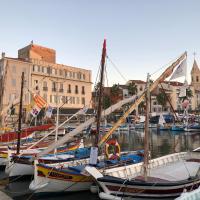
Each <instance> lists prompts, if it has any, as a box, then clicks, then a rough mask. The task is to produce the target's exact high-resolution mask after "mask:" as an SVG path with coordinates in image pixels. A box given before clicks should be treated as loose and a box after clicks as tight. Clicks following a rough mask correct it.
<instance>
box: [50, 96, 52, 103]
mask: <svg viewBox="0 0 200 200" xmlns="http://www.w3.org/2000/svg"><path fill="white" fill-rule="evenodd" d="M50 103H52V95H50Z"/></svg>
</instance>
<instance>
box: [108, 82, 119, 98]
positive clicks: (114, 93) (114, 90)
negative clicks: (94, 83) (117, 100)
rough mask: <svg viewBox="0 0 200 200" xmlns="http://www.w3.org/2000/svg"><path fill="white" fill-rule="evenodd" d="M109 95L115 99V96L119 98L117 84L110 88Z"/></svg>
mask: <svg viewBox="0 0 200 200" xmlns="http://www.w3.org/2000/svg"><path fill="white" fill-rule="evenodd" d="M110 92H111V95H112V96H114V97H116V96H119V94H120V88H119V84H114V85H113V86H112V87H111V90H110Z"/></svg>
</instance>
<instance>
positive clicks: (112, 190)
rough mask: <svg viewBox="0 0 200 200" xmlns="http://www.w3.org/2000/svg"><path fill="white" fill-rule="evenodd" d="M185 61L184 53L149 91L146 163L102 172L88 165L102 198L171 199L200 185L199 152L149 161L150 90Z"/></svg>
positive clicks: (147, 101) (147, 99) (147, 97)
mask: <svg viewBox="0 0 200 200" xmlns="http://www.w3.org/2000/svg"><path fill="white" fill-rule="evenodd" d="M185 59H186V54H185V53H184V54H183V55H182V56H181V57H180V58H179V59H177V60H176V61H175V62H174V63H172V65H171V66H169V67H168V68H167V69H166V70H165V72H163V74H162V75H161V76H160V77H159V78H158V79H157V80H156V81H155V82H154V83H153V85H151V86H150V87H149V84H148V82H149V78H147V89H146V92H145V93H146V95H145V96H146V121H145V124H146V126H145V139H144V141H145V142H144V149H145V153H144V156H145V157H144V163H139V164H137V165H128V166H126V167H124V166H123V167H116V168H112V169H108V170H105V171H104V172H103V173H101V172H100V171H99V170H97V168H95V167H91V166H88V167H86V171H87V172H88V173H89V175H92V176H93V177H94V178H95V180H96V181H97V184H98V185H99V186H100V187H101V188H102V190H103V192H102V193H100V194H99V196H100V198H102V199H111V198H113V199H115V198H117V197H118V199H120V198H123V197H126V196H127V197H141V198H154V199H156V198H172V197H177V196H179V195H180V194H181V193H182V192H183V191H184V189H185V188H186V189H187V190H194V189H196V188H198V187H199V185H200V154H199V152H180V153H175V154H171V155H167V156H163V157H160V158H156V159H152V160H149V148H148V147H149V142H148V141H149V139H148V133H149V130H148V123H149V120H148V116H149V99H150V91H152V87H153V86H154V84H156V82H157V81H158V82H161V81H162V80H164V79H165V78H166V77H169V76H170V75H171V74H172V72H173V69H174V68H175V67H176V66H181V64H182V63H183V61H184V60H185Z"/></svg>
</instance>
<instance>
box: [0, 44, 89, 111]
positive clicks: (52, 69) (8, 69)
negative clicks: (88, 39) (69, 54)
mask: <svg viewBox="0 0 200 200" xmlns="http://www.w3.org/2000/svg"><path fill="white" fill-rule="evenodd" d="M22 72H24V73H25V89H24V96H23V104H24V109H25V110H24V111H25V112H26V106H28V105H29V104H30V103H31V101H32V95H31V92H32V93H37V94H39V95H40V96H42V97H43V98H44V99H45V100H46V101H47V103H48V104H49V105H50V106H52V107H57V106H61V105H62V108H64V109H68V108H69V109H72V108H77V109H78V108H82V107H83V106H84V105H89V104H90V101H91V89H92V88H91V87H92V82H91V79H92V77H91V70H86V69H83V68H78V67H73V66H68V65H63V64H57V63H56V51H55V50H54V49H50V48H46V47H42V46H40V45H36V44H33V43H31V44H29V45H28V46H26V47H24V48H22V49H20V50H18V57H17V58H11V57H7V56H6V55H5V53H2V58H1V59H0V111H2V110H6V109H5V108H6V107H7V106H8V105H9V104H10V103H12V101H13V99H19V96H20V84H21V74H22ZM6 112H7V111H6ZM4 115H5V113H4Z"/></svg>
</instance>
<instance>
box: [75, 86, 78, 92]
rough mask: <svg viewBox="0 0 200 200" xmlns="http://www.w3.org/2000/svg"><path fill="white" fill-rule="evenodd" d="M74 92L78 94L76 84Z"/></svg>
mask: <svg viewBox="0 0 200 200" xmlns="http://www.w3.org/2000/svg"><path fill="white" fill-rule="evenodd" d="M75 94H78V85H76V86H75Z"/></svg>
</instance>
